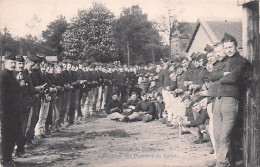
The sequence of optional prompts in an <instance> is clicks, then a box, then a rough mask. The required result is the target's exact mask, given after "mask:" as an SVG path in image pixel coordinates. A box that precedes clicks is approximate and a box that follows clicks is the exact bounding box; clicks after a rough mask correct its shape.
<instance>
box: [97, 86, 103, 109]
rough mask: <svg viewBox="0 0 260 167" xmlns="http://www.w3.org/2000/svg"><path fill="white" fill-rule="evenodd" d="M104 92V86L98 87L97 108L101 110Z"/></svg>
mask: <svg viewBox="0 0 260 167" xmlns="http://www.w3.org/2000/svg"><path fill="white" fill-rule="evenodd" d="M102 93H103V89H102V86H99V87H97V96H96V110H100V109H101V105H102Z"/></svg>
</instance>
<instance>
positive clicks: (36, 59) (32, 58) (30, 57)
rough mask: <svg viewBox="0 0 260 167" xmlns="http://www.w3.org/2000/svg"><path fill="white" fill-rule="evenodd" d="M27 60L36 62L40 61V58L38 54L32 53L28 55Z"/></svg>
mask: <svg viewBox="0 0 260 167" xmlns="http://www.w3.org/2000/svg"><path fill="white" fill-rule="evenodd" d="M26 60H30V61H32V62H34V63H38V62H39V58H38V57H37V56H35V55H34V54H30V53H29V54H28V55H27V57H26Z"/></svg>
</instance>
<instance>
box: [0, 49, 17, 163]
mask: <svg viewBox="0 0 260 167" xmlns="http://www.w3.org/2000/svg"><path fill="white" fill-rule="evenodd" d="M15 59H16V58H15V55H14V54H13V53H8V54H7V55H6V56H5V61H4V65H5V69H4V70H3V71H1V72H0V95H1V100H0V118H1V127H2V130H1V135H2V143H1V151H2V159H3V162H2V165H3V166H4V167H5V166H8V167H9V166H16V165H15V164H14V163H13V161H12V152H13V150H14V145H15V140H16V138H17V134H18V127H19V126H20V125H19V122H20V121H19V119H20V115H19V111H18V110H17V109H19V108H20V107H21V93H20V86H19V84H18V82H17V81H16V79H15V77H14V74H13V72H14V70H15V67H16V63H15Z"/></svg>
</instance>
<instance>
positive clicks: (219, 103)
mask: <svg viewBox="0 0 260 167" xmlns="http://www.w3.org/2000/svg"><path fill="white" fill-rule="evenodd" d="M237 114H238V100H237V99H236V98H233V97H219V98H218V97H217V98H216V101H215V105H214V108H213V126H214V130H213V132H214V137H215V142H216V146H215V147H216V150H215V151H216V155H217V163H225V164H229V163H230V162H229V159H228V153H229V148H230V143H231V140H230V139H231V132H232V130H233V127H234V125H235V121H236V118H237Z"/></svg>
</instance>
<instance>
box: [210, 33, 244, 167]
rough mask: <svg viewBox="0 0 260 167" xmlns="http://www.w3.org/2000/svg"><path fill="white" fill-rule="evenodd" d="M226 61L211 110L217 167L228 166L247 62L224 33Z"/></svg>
mask: <svg viewBox="0 0 260 167" xmlns="http://www.w3.org/2000/svg"><path fill="white" fill-rule="evenodd" d="M222 44H223V47H224V51H225V53H226V55H227V56H228V60H227V61H226V63H225V66H224V72H223V73H222V77H221V78H220V79H219V80H218V81H219V87H218V94H217V98H216V101H215V105H214V108H213V119H214V121H213V125H214V137H215V141H216V155H217V166H230V159H229V156H228V154H229V153H230V143H231V132H232V130H233V128H234V125H235V121H236V119H237V115H238V104H239V99H240V95H241V91H243V89H245V87H242V85H241V83H243V79H244V78H243V75H244V73H245V71H246V68H247V64H248V61H247V60H246V59H245V58H243V57H242V56H241V55H239V52H238V50H237V41H236V39H235V38H234V37H233V36H231V35H229V34H227V33H225V34H224V37H223V39H222Z"/></svg>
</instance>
